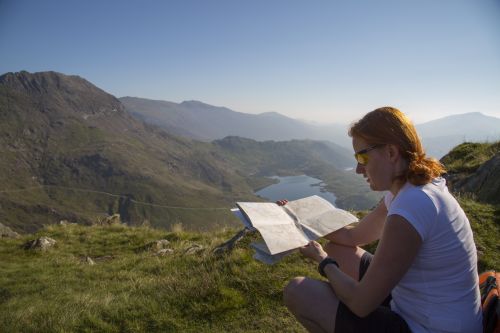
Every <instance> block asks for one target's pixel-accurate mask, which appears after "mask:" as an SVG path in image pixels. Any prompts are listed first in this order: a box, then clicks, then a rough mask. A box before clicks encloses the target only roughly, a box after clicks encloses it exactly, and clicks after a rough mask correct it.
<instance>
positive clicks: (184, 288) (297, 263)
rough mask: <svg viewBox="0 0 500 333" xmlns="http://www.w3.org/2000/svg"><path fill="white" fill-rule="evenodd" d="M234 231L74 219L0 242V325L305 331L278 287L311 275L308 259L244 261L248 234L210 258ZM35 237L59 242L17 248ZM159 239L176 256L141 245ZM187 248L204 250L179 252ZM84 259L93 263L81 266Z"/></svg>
mask: <svg viewBox="0 0 500 333" xmlns="http://www.w3.org/2000/svg"><path fill="white" fill-rule="evenodd" d="M232 234H233V231H226V232H219V233H205V234H194V233H185V232H166V231H161V230H157V229H152V228H148V227H137V228H130V227H125V226H108V227H106V226H90V227H88V226H87V227H85V226H80V225H71V226H48V227H45V228H44V229H42V230H41V231H39V232H38V233H37V234H35V235H30V236H25V237H23V238H21V239H15V240H14V239H2V240H1V241H0V257H1V259H2V260H1V262H2V265H1V266H0V331H2V332H67V331H72V332H73V331H74V332H91V331H105V332H157V331H158V332H160V331H161V332H179V331H182V332H221V331H225V330H229V331H234V332H269V331H273V330H274V331H282V330H283V327H286V330H287V331H289V332H302V331H303V330H302V328H301V327H300V326H299V324H298V323H297V322H296V321H295V319H294V318H293V317H292V316H291V315H290V314H289V313H288V311H287V310H286V308H285V307H284V306H283V304H282V290H283V287H284V286H285V284H286V283H287V281H288V280H289V279H290V278H292V277H294V276H297V275H306V274H307V275H311V273H312V275H317V273H315V269H314V265H313V264H312V263H310V262H308V261H306V260H304V259H302V258H300V257H299V256H298V255H292V256H290V257H287V258H286V259H285V260H284V261H283V262H281V263H279V264H277V265H275V266H266V265H263V264H260V263H258V262H256V261H255V260H253V259H252V258H251V255H252V253H251V251H250V250H249V249H248V243H249V241H250V240H244V241H243V242H242V243H241V244H240V245H239V247H237V248H236V249H235V250H234V251H233V252H232V253H231V254H230V255H227V256H223V257H215V256H213V255H212V254H211V249H212V248H213V247H214V246H216V245H218V244H220V243H222V242H223V241H224V240H226V239H228V238H230V237H231V236H232ZM42 235H45V236H48V237H51V238H54V239H55V240H56V241H57V244H56V247H55V248H53V249H51V250H49V251H47V252H32V251H26V250H24V249H22V248H21V247H20V245H21V244H23V243H24V242H25V241H27V240H28V239H33V238H35V237H39V236H42ZM158 239H168V240H169V241H170V245H171V248H172V249H174V253H173V254H171V255H167V256H163V257H160V256H154V255H153V254H152V253H151V252H147V251H141V250H138V249H139V248H141V247H142V246H144V245H145V244H147V243H148V242H151V241H154V240H158ZM193 244H198V245H201V246H202V247H203V250H202V251H201V252H200V253H197V254H195V255H184V254H183V253H184V251H185V249H187V248H189V247H190V246H192V245H193ZM86 256H89V257H91V258H93V259H94V261H96V262H97V264H96V265H89V264H87V263H86V261H85V257H86ZM102 256H112V258H113V259H109V260H104V261H99V257H102Z"/></svg>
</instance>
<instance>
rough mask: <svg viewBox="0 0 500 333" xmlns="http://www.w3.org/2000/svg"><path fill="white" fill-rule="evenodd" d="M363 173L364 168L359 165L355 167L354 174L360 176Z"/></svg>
mask: <svg viewBox="0 0 500 333" xmlns="http://www.w3.org/2000/svg"><path fill="white" fill-rule="evenodd" d="M364 172H365V166H364V165H361V164H359V163H358V164H357V165H356V173H358V174H361V173H364Z"/></svg>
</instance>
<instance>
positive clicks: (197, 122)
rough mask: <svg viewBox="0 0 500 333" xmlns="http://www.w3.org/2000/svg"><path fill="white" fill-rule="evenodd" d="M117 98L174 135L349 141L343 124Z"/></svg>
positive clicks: (346, 144)
mask: <svg viewBox="0 0 500 333" xmlns="http://www.w3.org/2000/svg"><path fill="white" fill-rule="evenodd" d="M120 101H121V102H122V103H123V105H124V106H125V108H126V109H127V110H128V111H129V112H130V113H131V114H132V115H133V116H135V117H137V118H139V119H142V120H144V121H145V122H147V123H150V124H156V125H158V126H160V127H162V128H164V129H167V130H169V131H172V133H176V134H178V135H182V136H187V137H191V138H195V139H200V140H206V141H211V140H216V139H222V138H224V137H226V136H241V137H245V138H249V139H254V140H258V141H265V140H276V141H284V140H292V139H310V140H328V141H332V142H335V143H337V144H339V145H341V146H343V147H347V148H349V149H350V147H351V143H350V142H351V140H350V138H349V137H348V136H347V126H344V125H336V124H331V125H324V126H319V125H313V124H308V123H306V122H303V121H300V120H296V119H292V118H289V117H286V116H283V115H281V114H279V113H277V112H266V113H261V114H258V115H255V114H249V113H242V112H237V111H233V110H231V109H228V108H225V107H217V106H213V105H209V104H205V103H202V102H198V101H185V102H182V103H179V104H177V103H173V102H167V101H157V100H149V99H144V98H137V97H122V98H120Z"/></svg>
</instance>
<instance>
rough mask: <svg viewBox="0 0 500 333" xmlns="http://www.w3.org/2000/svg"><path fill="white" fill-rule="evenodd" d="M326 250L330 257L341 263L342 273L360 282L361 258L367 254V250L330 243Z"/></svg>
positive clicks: (325, 247)
mask: <svg viewBox="0 0 500 333" xmlns="http://www.w3.org/2000/svg"><path fill="white" fill-rule="evenodd" d="M324 250H325V251H326V253H328V256H329V257H331V258H333V259H335V260H336V261H337V262H338V263H339V266H340V270H341V271H342V272H344V273H345V274H347V275H349V276H350V277H352V278H353V279H354V280H356V281H359V270H360V263H361V257H362V256H363V254H364V253H365V252H366V251H365V250H363V249H362V248H360V247H357V246H356V247H354V246H344V245H339V244H335V243H332V242H328V243H327V244H326V245H325V246H324Z"/></svg>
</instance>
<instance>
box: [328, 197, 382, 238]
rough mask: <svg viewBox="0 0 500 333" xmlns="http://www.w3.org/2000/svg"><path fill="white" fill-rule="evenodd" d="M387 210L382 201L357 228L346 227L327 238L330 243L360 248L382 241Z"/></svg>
mask: <svg viewBox="0 0 500 333" xmlns="http://www.w3.org/2000/svg"><path fill="white" fill-rule="evenodd" d="M386 217H387V208H386V207H385V204H384V201H383V200H381V201H380V202H379V204H378V205H377V207H375V209H374V210H373V211H371V212H370V213H369V214H368V215H366V216H365V217H364V218H362V219H361V221H359V223H358V224H356V225H355V226H346V227H344V228H341V229H339V230H337V231H335V232H332V233H330V234H328V235H326V236H325V238H326V239H328V240H329V241H331V242H333V243H336V244H340V245H346V246H360V245H364V244H368V243H371V242H373V241H375V240H378V239H380V236H381V235H382V230H383V228H384V222H385V219H386Z"/></svg>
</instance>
